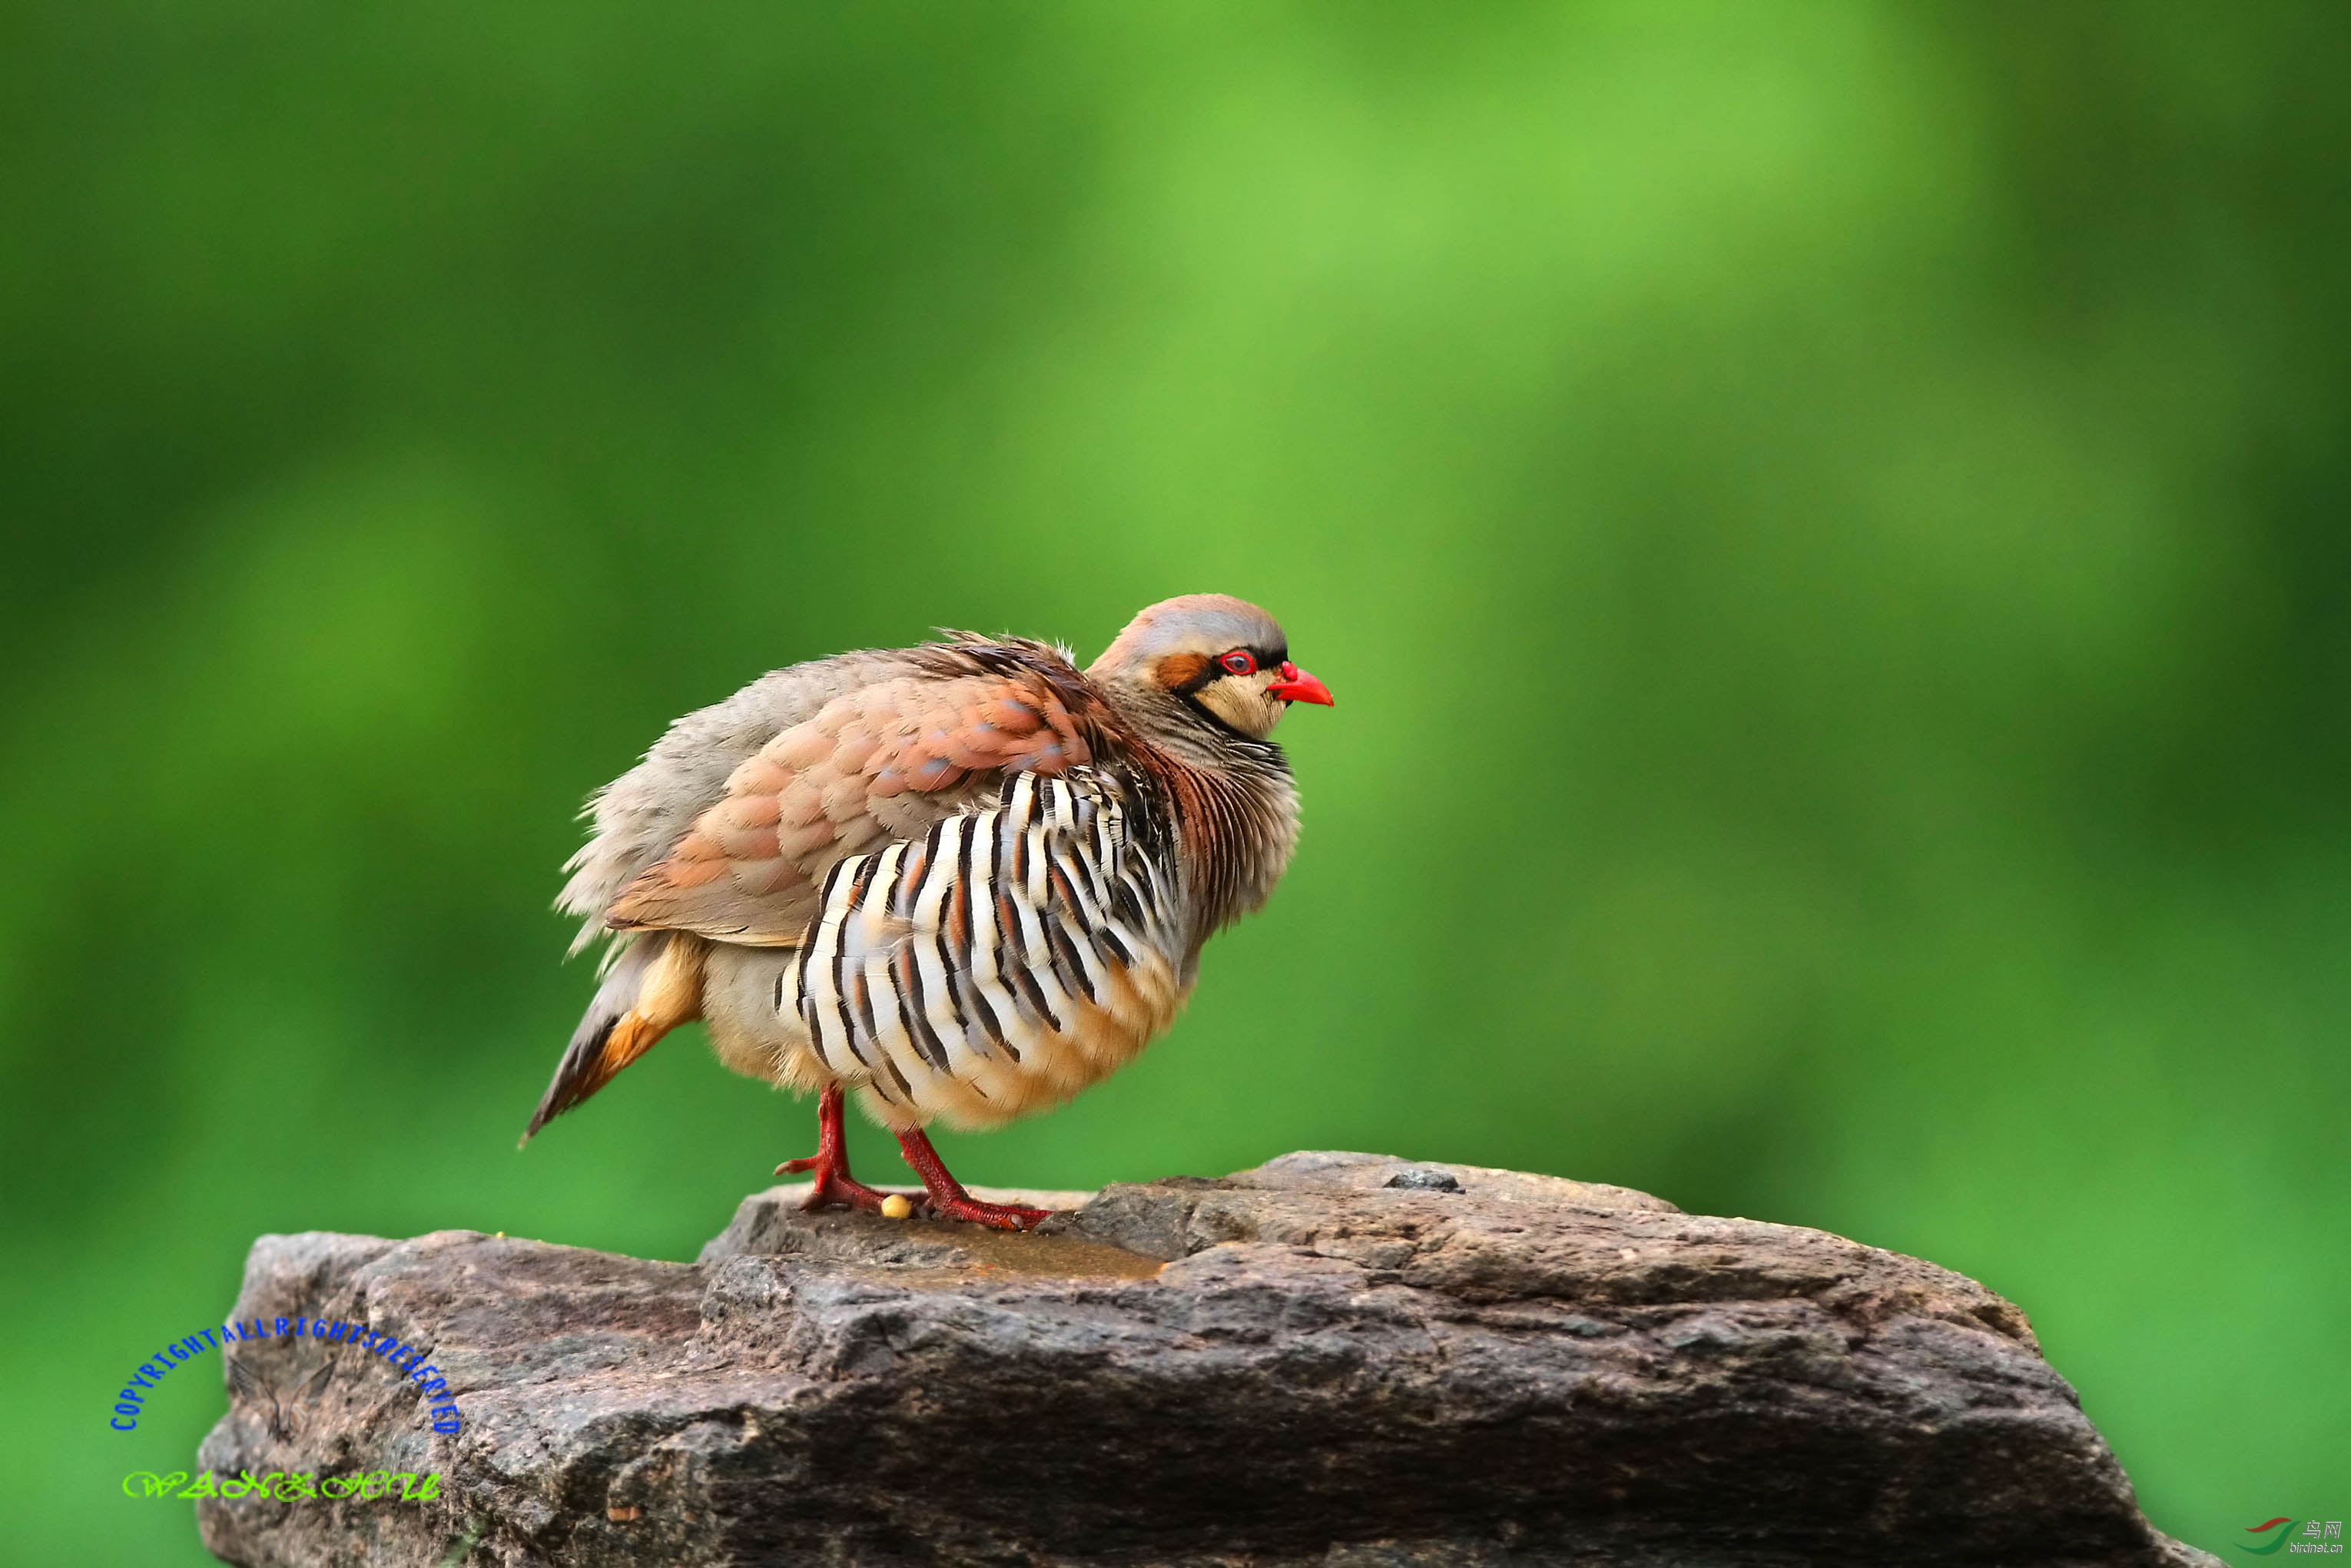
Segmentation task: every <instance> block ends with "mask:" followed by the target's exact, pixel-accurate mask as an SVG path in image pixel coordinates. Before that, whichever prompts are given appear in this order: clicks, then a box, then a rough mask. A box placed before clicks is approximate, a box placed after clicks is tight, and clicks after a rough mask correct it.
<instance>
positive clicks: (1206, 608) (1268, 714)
mask: <svg viewBox="0 0 2351 1568" xmlns="http://www.w3.org/2000/svg"><path fill="white" fill-rule="evenodd" d="M1086 674H1087V675H1088V676H1090V677H1091V678H1092V679H1093V680H1094V681H1095V682H1097V683H1098V684H1100V685H1103V686H1105V687H1107V688H1109V689H1110V690H1111V691H1112V692H1113V693H1116V694H1118V695H1124V696H1126V697H1128V698H1129V699H1130V700H1139V701H1140V702H1141V703H1143V704H1144V705H1147V706H1153V707H1165V706H1174V707H1175V708H1176V709H1178V710H1179V711H1180V710H1183V709H1188V710H1189V711H1190V712H1191V713H1192V714H1194V715H1196V716H1199V717H1201V718H1203V719H1205V720H1207V721H1209V722H1210V723H1212V724H1213V725H1215V726H1217V727H1222V728H1225V729H1229V730H1234V731H1237V732H1238V733H1239V734H1241V735H1243V736H1246V737H1249V739H1251V740H1263V739H1265V738H1266V737H1268V736H1270V735H1271V734H1272V733H1273V727H1274V726H1275V725H1276V724H1278V723H1280V721H1281V716H1282V715H1283V714H1284V713H1286V712H1288V711H1289V709H1290V704H1291V703H1320V704H1322V706H1325V707H1330V706H1333V700H1332V695H1331V688H1330V687H1328V686H1326V685H1323V684H1322V682H1321V681H1318V680H1316V679H1315V678H1314V677H1313V676H1312V675H1310V674H1307V673H1306V672H1305V671H1304V670H1301V669H1300V668H1299V667H1298V666H1297V665H1296V664H1291V663H1290V639H1289V638H1287V637H1285V636H1284V635H1282V631H1281V626H1280V622H1277V621H1275V620H1274V618H1273V617H1272V616H1270V615H1268V614H1267V613H1266V612H1264V611H1262V610H1259V608H1258V607H1257V606H1256V605H1254V604H1251V603H1249V601H1247V600H1242V599H1235V598H1233V597H1232V596H1231V595H1229V594H1224V593H1187V594H1186V595H1184V597H1182V598H1181V599H1169V600H1164V601H1161V602H1159V603H1157V604H1155V605H1153V606H1152V607H1151V608H1150V609H1148V610H1146V611H1144V612H1143V613H1142V614H1140V615H1137V616H1136V617H1135V618H1134V620H1132V621H1130V622H1127V625H1126V630H1125V631H1123V632H1120V633H1119V634H1118V638H1117V640H1116V641H1115V642H1113V643H1111V645H1110V646H1109V647H1108V648H1106V649H1104V650H1103V651H1102V657H1101V658H1099V659H1096V660H1095V661H1094V662H1093V664H1092V667H1091V668H1089V669H1088V670H1087V671H1086Z"/></svg>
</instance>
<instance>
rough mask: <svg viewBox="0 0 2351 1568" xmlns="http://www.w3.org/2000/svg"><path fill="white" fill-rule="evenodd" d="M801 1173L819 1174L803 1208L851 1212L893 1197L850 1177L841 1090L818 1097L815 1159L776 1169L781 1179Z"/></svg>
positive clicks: (795, 1161)
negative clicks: (838, 1205)
mask: <svg viewBox="0 0 2351 1568" xmlns="http://www.w3.org/2000/svg"><path fill="white" fill-rule="evenodd" d="M801 1171H814V1172H815V1173H816V1185H815V1186H814V1187H813V1188H812V1189H811V1190H810V1193H809V1196H808V1202H806V1203H804V1204H802V1205H801V1206H800V1207H803V1208H810V1209H815V1208H822V1207H825V1206H826V1205H827V1204H833V1203H845V1204H847V1205H848V1206H849V1207H852V1208H879V1207H882V1200H883V1198H885V1197H889V1196H890V1195H889V1194H888V1193H883V1192H876V1191H874V1190H873V1189H872V1187H870V1186H866V1185H865V1184H864V1183H863V1182H862V1181H859V1180H858V1179H857V1178H856V1177H855V1176H851V1175H850V1174H849V1145H847V1144H846V1143H844V1142H843V1141H842V1138H841V1091H840V1090H838V1089H828V1090H826V1091H825V1092H823V1093H822V1094H820V1095H819V1096H818V1097H817V1103H816V1157H815V1158H813V1159H805V1160H786V1161H785V1162H784V1163H783V1164H782V1165H779V1166H777V1167H776V1174H777V1175H778V1176H783V1175H786V1174H788V1173H789V1174H794V1175H797V1174H798V1173H799V1172H801ZM950 1179H952V1178H950Z"/></svg>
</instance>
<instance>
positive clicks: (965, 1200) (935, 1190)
mask: <svg viewBox="0 0 2351 1568" xmlns="http://www.w3.org/2000/svg"><path fill="white" fill-rule="evenodd" d="M898 1146H899V1147H900V1148H902V1149H904V1151H905V1152H906V1163H907V1164H908V1165H910V1166H914V1174H915V1175H916V1176H921V1177H922V1178H923V1190H924V1191H925V1192H927V1193H929V1194H930V1195H931V1201H930V1208H931V1212H932V1213H934V1214H935V1215H937V1216H938V1217H939V1218H941V1219H968V1220H970V1221H971V1222H972V1223H973V1224H975V1225H992V1226H994V1227H995V1228H997V1229H998V1230H1028V1229H1031V1228H1034V1227H1035V1226H1036V1224H1037V1222H1038V1221H1039V1220H1041V1219H1043V1218H1046V1217H1047V1216H1048V1215H1050V1214H1051V1213H1052V1212H1053V1211H1052V1210H1051V1209H1050V1208H1028V1207H1023V1206H1021V1205H1019V1204H1017V1203H982V1202H980V1201H979V1199H977V1198H976V1197H972V1196H971V1194H969V1193H967V1192H966V1191H964V1189H963V1183H961V1182H959V1181H957V1180H956V1178H955V1177H953V1176H949V1175H948V1174H947V1167H946V1166H944V1165H942V1164H941V1163H940V1162H939V1152H938V1151H937V1150H936V1149H935V1148H933V1147H931V1140H930V1139H929V1138H927V1137H925V1135H924V1134H923V1130H922V1129H921V1128H920V1127H909V1128H908V1129H906V1131H904V1132H903V1133H901V1134H898Z"/></svg>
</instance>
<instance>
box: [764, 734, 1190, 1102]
mask: <svg viewBox="0 0 2351 1568" xmlns="http://www.w3.org/2000/svg"><path fill="white" fill-rule="evenodd" d="M1159 814H1160V809H1159V808H1158V806H1157V803H1156V802H1155V800H1153V799H1152V798H1151V797H1150V795H1149V794H1148V793H1146V790H1145V789H1143V788H1138V787H1136V786H1135V785H1134V783H1133V782H1131V781H1130V780H1129V779H1126V778H1123V777H1121V776H1119V775H1117V774H1113V773H1111V772H1108V771H1105V770H1102V769H1098V768H1072V769H1071V770H1069V771H1068V772H1066V773H1063V774H1061V775H1060V776H1058V777H1055V776H1046V775H1040V774H1035V773H1025V772H1024V773H1019V774H1015V775H1013V776H1012V777H1011V778H1009V779H1008V780H1007V781H1006V784H1005V787H1004V789H1003V790H1002V791H1001V793H1000V794H999V796H998V801H997V803H996V804H995V805H993V806H991V807H989V808H988V809H987V810H979V811H975V812H971V813H968V814H965V815H959V816H954V817H949V818H946V819H945V820H944V821H939V822H937V823H936V824H935V825H934V826H933V827H932V828H931V830H930V831H929V832H928V833H927V834H926V835H925V836H924V837H923V838H921V839H917V840H911V841H905V842H902V843H893V844H891V845H890V846H888V847H887V848H885V849H883V850H880V851H877V852H873V853H871V854H862V855H852V856H850V857H849V858H847V859H845V860H842V861H841V862H840V863H838V864H837V865H835V866H834V867H833V868H832V870H831V873H830V875H829V876H828V877H827V878H826V880H825V883H824V886H823V889H822V893H821V897H820V908H819V913H818V915H817V916H816V918H815V919H814V920H813V921H812V922H811V923H810V927H809V932H808V936H806V938H805V939H804V941H803V942H802V944H801V946H800V948H799V953H798V955H797V956H796V957H795V958H794V959H793V960H792V961H791V962H790V963H789V964H788V965H787V966H786V967H784V968H783V969H782V970H781V971H780V972H779V973H778V976H777V977H776V981H775V988H774V1003H775V1009H776V1013H777V1015H778V1019H779V1020H782V1021H784V1022H785V1023H786V1024H787V1027H788V1029H789V1024H790V1023H791V1022H792V1021H793V1020H795V1019H796V1020H797V1022H798V1025H799V1028H798V1029H797V1030H790V1031H789V1032H790V1033H791V1034H792V1035H793V1036H795V1037H798V1038H794V1039H792V1040H791V1041H790V1043H789V1044H788V1045H787V1046H786V1047H785V1049H784V1051H783V1052H782V1055H783V1058H784V1061H783V1067H784V1076H785V1077H786V1078H788V1079H792V1078H799V1079H801V1080H803V1081H805V1080H807V1079H810V1078H815V1077H817V1076H818V1074H817V1073H815V1072H811V1071H810V1068H811V1067H815V1068H820V1070H821V1077H822V1078H824V1079H829V1080H837V1081H839V1082H844V1083H847V1084H850V1085H853V1086H858V1087H870V1088H871V1089H872V1091H873V1092H874V1093H875V1094H876V1095H878V1096H879V1097H880V1099H881V1100H882V1102H883V1104H884V1106H885V1107H890V1108H904V1110H905V1111H908V1112H911V1113H919V1114H921V1115H923V1116H925V1118H927V1117H928V1116H931V1115H935V1114H940V1113H947V1114H949V1115H951V1116H954V1115H955V1114H956V1113H957V1112H958V1111H960V1112H962V1113H964V1115H965V1116H972V1117H975V1119H988V1120H992V1119H994V1118H995V1117H996V1116H998V1115H1001V1114H1003V1113H1006V1112H1008V1111H1010V1110H1013V1109H1016V1108H1018V1107H1019V1106H1020V1105H1021V1104H1023V1103H1026V1102H1029V1101H1030V1100H1034V1099H1038V1098H1040V1097H1050V1098H1055V1099H1058V1098H1061V1097H1062V1096H1064V1095H1066V1094H1068V1093H1071V1092H1075V1091H1076V1090H1077V1089H1079V1088H1081V1087H1082V1086H1083V1085H1084V1084H1085V1083H1087V1082H1092V1080H1093V1079H1095V1078H1097V1077H1099V1076H1101V1075H1102V1073H1104V1072H1107V1071H1111V1070H1112V1069H1113V1068H1115V1067H1116V1066H1118V1065H1119V1064H1120V1063H1121V1062H1123V1061H1125V1060H1126V1059H1127V1058H1128V1057H1130V1056H1132V1055H1133V1054H1134V1051H1136V1050H1139V1049H1140V1048H1141V1046H1142V1044H1143V1042H1144V1040H1147V1039H1148V1038H1149V1037H1150V1036H1152V1035H1155V1034H1156V1033H1158V1032H1159V1031H1160V1030H1162V1029H1164V1028H1165V1026H1166V1024H1167V1023H1168V1022H1169V1021H1170V1020H1171V1019H1172V1018H1173V1016H1174V1013H1175V1009H1176V1008H1177V1007H1178V1006H1179V1005H1180V1002H1181V999H1182V992H1183V987H1182V985H1181V984H1180V983H1179V981H1178V979H1177V974H1178V971H1179V969H1180V968H1181V967H1183V960H1184V958H1185V956H1186V942H1187V940H1188V934H1187V933H1186V931H1185V930H1183V929H1182V928H1181V926H1180V915H1179V910H1180V905H1181V902H1182V901H1181V889H1180V887H1179V885H1178V874H1179V873H1178V872H1177V870H1176V862H1175V858H1174V856H1173V855H1172V853H1171V852H1170V845H1169V841H1168V836H1167V834H1166V833H1165V831H1164V828H1163V827H1162V825H1161V823H1160V822H1159V821H1157V820H1156V819H1157V818H1158V816H1159ZM1072 1047H1074V1048H1075V1049H1074V1051H1073V1050H1071V1048H1072ZM802 1051H805V1052H807V1053H809V1054H810V1056H811V1057H812V1058H813V1061H811V1062H802V1063H799V1065H798V1070H797V1071H796V1070H795V1064H794V1062H793V1060H792V1059H793V1058H794V1057H795V1056H796V1055H798V1054H799V1052H802ZM967 1097H971V1098H976V1099H977V1102H978V1103H977V1104H973V1103H970V1100H969V1099H968V1098H967ZM956 1119H963V1118H962V1117H956Z"/></svg>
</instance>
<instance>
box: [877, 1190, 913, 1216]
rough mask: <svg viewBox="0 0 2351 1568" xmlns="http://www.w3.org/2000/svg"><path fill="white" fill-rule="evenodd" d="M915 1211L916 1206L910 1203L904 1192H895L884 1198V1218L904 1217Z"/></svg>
mask: <svg viewBox="0 0 2351 1568" xmlns="http://www.w3.org/2000/svg"><path fill="white" fill-rule="evenodd" d="M912 1213H914V1205H913V1204H911V1203H908V1202H907V1201H906V1199H905V1197H904V1195H903V1194H900V1193H894V1192H893V1193H892V1194H891V1195H890V1196H889V1197H885V1198H883V1200H882V1218H884V1219H904V1218H906V1217H907V1216H908V1215H910V1214H912Z"/></svg>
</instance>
